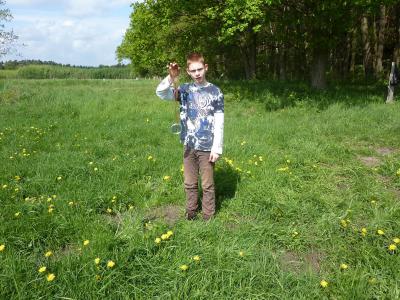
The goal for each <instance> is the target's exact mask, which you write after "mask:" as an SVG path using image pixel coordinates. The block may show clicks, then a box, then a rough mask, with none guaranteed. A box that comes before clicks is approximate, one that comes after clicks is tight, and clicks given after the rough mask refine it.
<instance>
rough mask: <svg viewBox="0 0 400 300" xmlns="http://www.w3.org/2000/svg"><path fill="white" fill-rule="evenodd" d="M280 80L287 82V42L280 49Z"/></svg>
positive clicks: (282, 43)
mask: <svg viewBox="0 0 400 300" xmlns="http://www.w3.org/2000/svg"><path fill="white" fill-rule="evenodd" d="M279 80H281V81H285V80H286V49H285V42H281V45H280V49H279Z"/></svg>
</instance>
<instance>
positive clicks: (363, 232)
mask: <svg viewBox="0 0 400 300" xmlns="http://www.w3.org/2000/svg"><path fill="white" fill-rule="evenodd" d="M361 235H362V236H366V235H367V228H365V227H364V228H361Z"/></svg>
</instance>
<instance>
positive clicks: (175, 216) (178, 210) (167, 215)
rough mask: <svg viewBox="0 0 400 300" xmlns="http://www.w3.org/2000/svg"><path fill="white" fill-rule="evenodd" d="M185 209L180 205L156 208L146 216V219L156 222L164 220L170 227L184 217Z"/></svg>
mask: <svg viewBox="0 0 400 300" xmlns="http://www.w3.org/2000/svg"><path fill="white" fill-rule="evenodd" d="M183 215H184V214H183V209H182V207H181V206H179V205H166V206H160V207H155V208H153V209H152V210H151V211H149V212H148V213H147V214H146V219H148V220H156V219H162V220H164V221H165V223H167V224H168V225H170V226H171V225H174V224H175V223H176V222H177V221H178V220H179V219H180V218H181V217H183Z"/></svg>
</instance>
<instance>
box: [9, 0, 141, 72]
mask: <svg viewBox="0 0 400 300" xmlns="http://www.w3.org/2000/svg"><path fill="white" fill-rule="evenodd" d="M133 1H134V0H7V1H6V4H5V7H6V8H9V9H10V11H11V13H12V15H13V16H14V19H13V20H12V21H11V22H9V23H7V24H6V29H7V30H9V29H13V30H14V32H15V34H16V35H18V36H19V43H23V44H24V46H20V47H18V53H19V55H18V56H15V55H12V56H7V57H5V58H2V60H8V59H18V60H21V59H40V60H51V61H55V62H58V63H63V64H72V65H85V66H98V65H99V64H103V65H112V64H116V63H117V61H116V59H115V50H116V48H117V46H118V45H119V44H120V43H121V41H122V38H123V36H124V33H125V31H126V29H127V28H128V26H129V15H130V13H131V12H132V8H131V7H130V4H131V3H132V2H133ZM3 8H4V7H3Z"/></svg>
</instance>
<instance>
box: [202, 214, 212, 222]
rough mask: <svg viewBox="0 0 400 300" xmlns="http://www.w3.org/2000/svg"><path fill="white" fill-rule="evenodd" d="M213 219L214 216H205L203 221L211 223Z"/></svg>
mask: <svg viewBox="0 0 400 300" xmlns="http://www.w3.org/2000/svg"><path fill="white" fill-rule="evenodd" d="M212 217H213V216H205V215H203V220H204V221H206V222H207V221H210V220H211V219H212Z"/></svg>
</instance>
